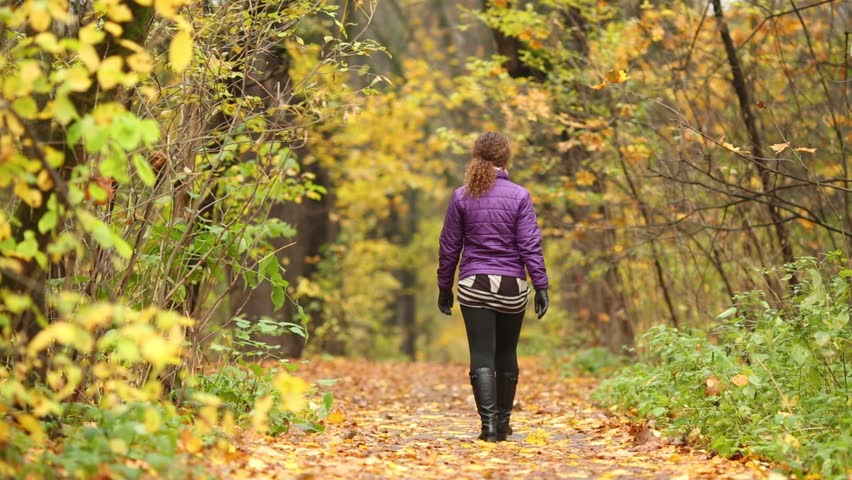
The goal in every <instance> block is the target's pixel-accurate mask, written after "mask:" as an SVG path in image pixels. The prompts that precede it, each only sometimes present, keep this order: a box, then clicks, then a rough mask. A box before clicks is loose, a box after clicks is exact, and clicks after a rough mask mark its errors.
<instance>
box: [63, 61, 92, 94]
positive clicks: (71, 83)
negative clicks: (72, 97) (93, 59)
mask: <svg viewBox="0 0 852 480" xmlns="http://www.w3.org/2000/svg"><path fill="white" fill-rule="evenodd" d="M65 85H68V88H70V89H71V91H72V92H85V91H86V90H88V89H89V87H90V86H92V79H91V78H89V73H88V72H87V71H86V69H84V68H83V67H75V68H72V69H70V70H68V73H67V74H66V76H65Z"/></svg>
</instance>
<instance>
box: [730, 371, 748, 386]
mask: <svg viewBox="0 0 852 480" xmlns="http://www.w3.org/2000/svg"><path fill="white" fill-rule="evenodd" d="M731 382H733V384H734V385H736V386H738V387H745V386H746V385H748V377H746V376H745V375H743V374H741V373H740V374H738V375H734V378H732V379H731Z"/></svg>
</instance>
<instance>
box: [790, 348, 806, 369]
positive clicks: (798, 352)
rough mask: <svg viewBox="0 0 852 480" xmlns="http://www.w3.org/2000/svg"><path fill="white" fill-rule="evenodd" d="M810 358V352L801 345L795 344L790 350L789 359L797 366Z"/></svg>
mask: <svg viewBox="0 0 852 480" xmlns="http://www.w3.org/2000/svg"><path fill="white" fill-rule="evenodd" d="M810 356H811V352H810V351H808V349H807V348H805V347H803V346H802V345H801V344H798V343H797V344H795V345H793V346H792V347H791V348H790V358H791V359H792V360H793V361H794V362H796V363H797V364H798V365H804V364H805V362H806V361H807V360H808V357H810Z"/></svg>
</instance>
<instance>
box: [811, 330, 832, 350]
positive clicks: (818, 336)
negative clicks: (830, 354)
mask: <svg viewBox="0 0 852 480" xmlns="http://www.w3.org/2000/svg"><path fill="white" fill-rule="evenodd" d="M814 340H816V344H817V345H819V346H820V347H822V346H825V344H827V343H828V342H830V341H831V334H830V333H828V332H817V333H815V334H814Z"/></svg>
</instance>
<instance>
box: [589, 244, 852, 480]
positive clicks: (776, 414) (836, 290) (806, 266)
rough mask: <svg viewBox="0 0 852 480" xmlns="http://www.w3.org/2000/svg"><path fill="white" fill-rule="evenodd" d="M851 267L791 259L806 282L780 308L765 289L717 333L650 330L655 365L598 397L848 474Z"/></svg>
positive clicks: (721, 445) (702, 440)
mask: <svg viewBox="0 0 852 480" xmlns="http://www.w3.org/2000/svg"><path fill="white" fill-rule="evenodd" d="M845 262H846V259H843V258H840V257H839V255H838V254H832V255H829V257H828V260H827V261H826V262H824V263H823V264H822V265H820V264H818V263H817V261H816V260H815V259H813V258H804V259H801V260H799V261H797V262H796V263H795V264H792V265H788V266H787V269H788V270H789V272H790V273H791V274H792V273H795V274H796V275H797V277H798V278H799V280H800V282H799V284H798V285H797V286H796V287H794V288H793V291H792V292H791V293H790V294H789V295H787V296H786V297H785V298H783V299H782V302H781V306H780V307H778V308H773V307H772V306H770V305H769V303H768V302H767V301H766V300H765V299H764V297H765V294H764V293H763V292H759V291H758V292H748V293H744V294H740V295H738V296H736V297H735V298H734V302H735V305H736V307H732V308H730V309H728V310H726V311H725V312H723V313H722V314H721V315H720V316H719V317H718V320H719V327H718V328H717V329H716V330H715V331H714V332H711V333H712V335H710V336H709V337H708V336H707V335H704V334H689V333H685V332H681V331H678V330H677V329H674V328H669V327H665V326H658V327H655V328H652V329H650V330H649V331H648V332H647V333H646V335H645V336H644V341H645V342H646V343H647V344H646V345H645V346H646V347H647V353H646V354H644V358H642V360H643V362H642V363H638V364H636V365H633V366H630V367H627V368H625V369H623V370H621V371H620V372H619V373H618V375H617V376H616V377H614V378H612V379H610V380H607V381H605V382H603V383H602V385H601V387H600V388H599V390H598V391H597V392H596V399H597V400H598V401H599V402H600V403H602V404H605V405H609V406H612V407H613V408H614V409H616V410H620V411H622V412H626V413H628V414H630V415H635V416H637V417H641V418H649V419H650V418H653V419H655V421H656V424H657V425H658V426H659V427H661V428H663V429H665V430H666V431H667V432H668V433H669V434H671V435H680V436H683V437H684V438H685V439H686V440H688V441H690V442H693V443H697V444H700V445H703V446H706V447H708V448H710V449H712V450H714V451H716V452H718V453H720V454H722V455H726V456H738V455H742V456H747V455H758V456H761V457H764V458H768V459H771V460H774V461H776V462H779V463H780V464H782V465H783V466H785V467H786V468H787V469H789V471H790V472H791V473H793V474H796V475H804V474H806V473H811V472H813V473H821V474H822V475H824V476H826V477H834V478H847V475H848V474H849V473H850V468H852V467H850V453H849V452H850V447H852V399H850V390H849V383H850V377H852V372H850V367H852V365H849V364H848V363H849V362H848V360H849V358H850V354H852V349H850V341H852V340H850V339H852V324H850V322H849V302H850V298H851V297H850V288H849V281H848V279H849V277H850V276H852V270H849V269H846V268H844V267H843V266H842V265H844V264H845Z"/></svg>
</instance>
